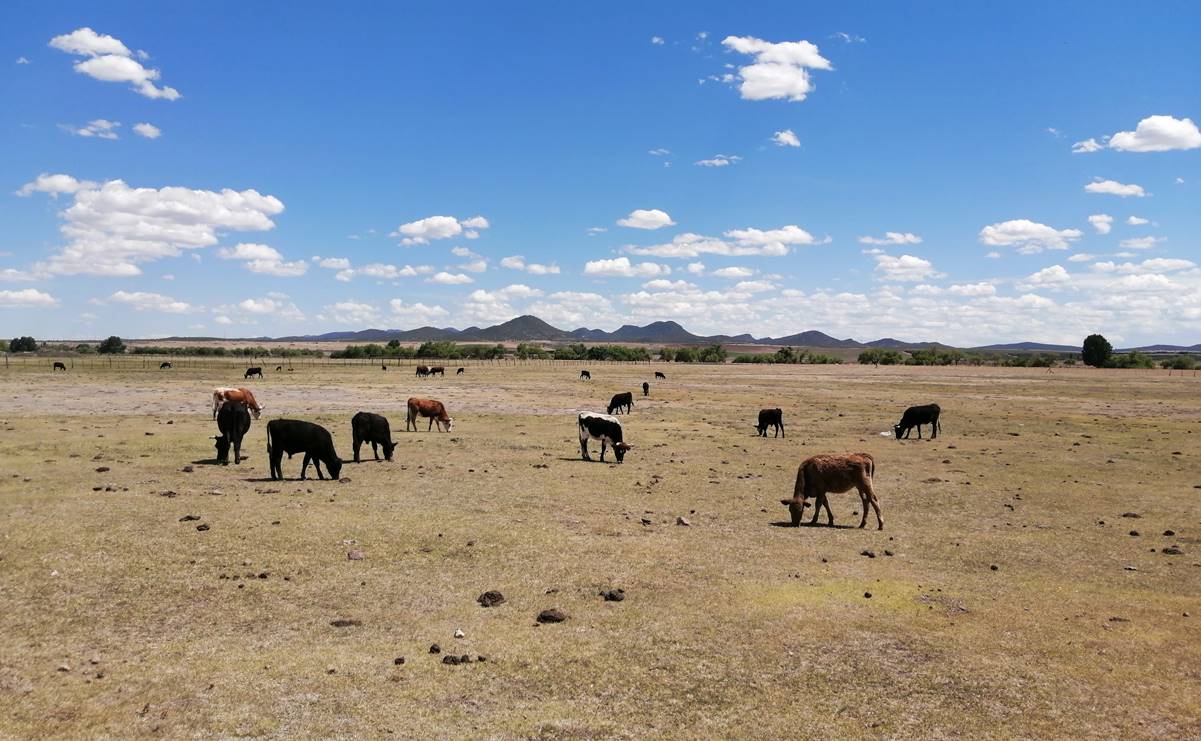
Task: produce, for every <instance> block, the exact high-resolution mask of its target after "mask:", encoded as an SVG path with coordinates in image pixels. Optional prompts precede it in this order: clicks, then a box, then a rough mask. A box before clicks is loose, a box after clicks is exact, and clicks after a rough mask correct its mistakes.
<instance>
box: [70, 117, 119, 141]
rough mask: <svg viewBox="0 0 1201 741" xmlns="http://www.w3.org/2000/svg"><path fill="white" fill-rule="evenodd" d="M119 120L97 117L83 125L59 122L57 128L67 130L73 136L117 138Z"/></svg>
mask: <svg viewBox="0 0 1201 741" xmlns="http://www.w3.org/2000/svg"><path fill="white" fill-rule="evenodd" d="M120 126H121V122H119V121H109V120H108V119H106V118H97V119H95V120H93V121H88V122H87V123H86V124H84V125H83V126H71V125H68V124H60V125H59V128H61V129H62V130H63V131H67V132H69V133H71V134H74V135H75V136H83V137H94V138H96V139H110V140H111V139H119V138H120V136H118V134H117V129H118V128H120Z"/></svg>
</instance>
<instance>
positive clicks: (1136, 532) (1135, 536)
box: [1130, 530, 1138, 538]
mask: <svg viewBox="0 0 1201 741" xmlns="http://www.w3.org/2000/svg"><path fill="white" fill-rule="evenodd" d="M1130 537H1132V538H1137V537H1138V531H1137V530H1131V531H1130Z"/></svg>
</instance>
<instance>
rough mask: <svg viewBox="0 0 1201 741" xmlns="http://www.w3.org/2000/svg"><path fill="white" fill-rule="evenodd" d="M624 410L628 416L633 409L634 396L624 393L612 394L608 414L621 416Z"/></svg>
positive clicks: (627, 392)
mask: <svg viewBox="0 0 1201 741" xmlns="http://www.w3.org/2000/svg"><path fill="white" fill-rule="evenodd" d="M622 409H625V410H626V414H629V413H630V412H631V411H633V409H634V394H633V392H630V391H626V392H625V393H622V394H614V395H613V398H612V399H610V400H609V410H608V411H609V414H621V410H622Z"/></svg>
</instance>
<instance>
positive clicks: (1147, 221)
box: [1126, 216, 1151, 226]
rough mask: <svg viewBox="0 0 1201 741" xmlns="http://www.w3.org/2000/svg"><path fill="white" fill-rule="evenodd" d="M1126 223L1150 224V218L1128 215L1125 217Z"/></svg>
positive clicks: (1133, 224)
mask: <svg viewBox="0 0 1201 741" xmlns="http://www.w3.org/2000/svg"><path fill="white" fill-rule="evenodd" d="M1126 223H1127V224H1129V225H1130V226H1142V225H1143V224H1150V223H1151V220H1150V219H1144V218H1143V217H1141V216H1130V217H1128V218H1127V219H1126Z"/></svg>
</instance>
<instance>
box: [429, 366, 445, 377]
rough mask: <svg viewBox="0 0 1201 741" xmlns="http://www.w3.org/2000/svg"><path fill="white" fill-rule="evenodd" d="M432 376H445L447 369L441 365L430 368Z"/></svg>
mask: <svg viewBox="0 0 1201 741" xmlns="http://www.w3.org/2000/svg"><path fill="white" fill-rule="evenodd" d="M430 375H431V376H445V375H446V368H444V367H442V366H440V365H435V366H434V367H433V368H430Z"/></svg>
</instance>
